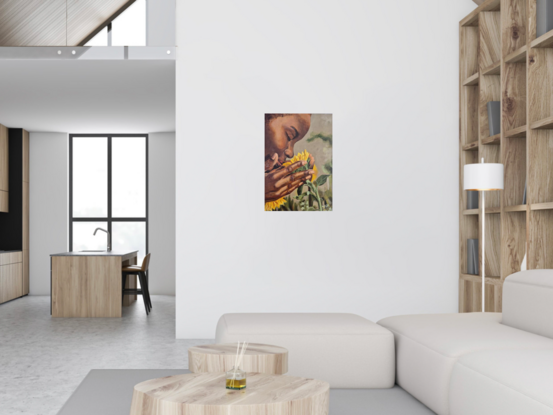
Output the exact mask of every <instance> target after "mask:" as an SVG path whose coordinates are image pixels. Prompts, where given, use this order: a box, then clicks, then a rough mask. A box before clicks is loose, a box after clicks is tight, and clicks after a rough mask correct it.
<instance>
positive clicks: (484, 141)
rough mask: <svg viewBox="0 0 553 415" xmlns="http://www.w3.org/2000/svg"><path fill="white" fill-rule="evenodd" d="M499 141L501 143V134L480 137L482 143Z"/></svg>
mask: <svg viewBox="0 0 553 415" xmlns="http://www.w3.org/2000/svg"><path fill="white" fill-rule="evenodd" d="M500 143H501V134H496V135H492V136H491V137H488V138H483V139H482V144H483V145H491V144H500Z"/></svg>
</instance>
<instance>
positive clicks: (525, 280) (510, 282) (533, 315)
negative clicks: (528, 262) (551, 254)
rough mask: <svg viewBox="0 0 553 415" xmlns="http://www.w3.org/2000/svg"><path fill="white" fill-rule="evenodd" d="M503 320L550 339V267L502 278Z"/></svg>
mask: <svg viewBox="0 0 553 415" xmlns="http://www.w3.org/2000/svg"><path fill="white" fill-rule="evenodd" d="M503 324H506V325H508V326H511V327H515V328H517V329H521V330H525V331H529V332H530V333H534V334H539V335H541V336H546V337H549V338H552V339H553V270H550V269H540V270H532V271H522V272H517V273H516V274H512V275H509V276H508V277H507V279H505V283H504V284H503Z"/></svg>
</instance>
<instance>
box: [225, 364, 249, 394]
mask: <svg viewBox="0 0 553 415" xmlns="http://www.w3.org/2000/svg"><path fill="white" fill-rule="evenodd" d="M245 388H246V372H244V371H243V370H240V367H238V368H235V367H233V368H232V369H231V370H229V371H228V372H227V389H233V390H241V389H245Z"/></svg>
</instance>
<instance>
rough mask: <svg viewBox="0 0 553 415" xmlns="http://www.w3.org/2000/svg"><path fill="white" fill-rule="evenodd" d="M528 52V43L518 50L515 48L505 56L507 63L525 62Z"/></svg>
mask: <svg viewBox="0 0 553 415" xmlns="http://www.w3.org/2000/svg"><path fill="white" fill-rule="evenodd" d="M527 52H528V48H527V47H526V45H524V46H523V47H521V48H520V49H518V50H515V51H514V52H513V53H510V54H508V55H507V56H506V57H505V63H525V62H526V56H527V54H528V53H527Z"/></svg>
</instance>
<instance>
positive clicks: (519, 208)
mask: <svg viewBox="0 0 553 415" xmlns="http://www.w3.org/2000/svg"><path fill="white" fill-rule="evenodd" d="M528 206H530V205H513V206H505V207H504V208H503V211H504V212H526V211H527V210H528V209H527V207H528Z"/></svg>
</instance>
